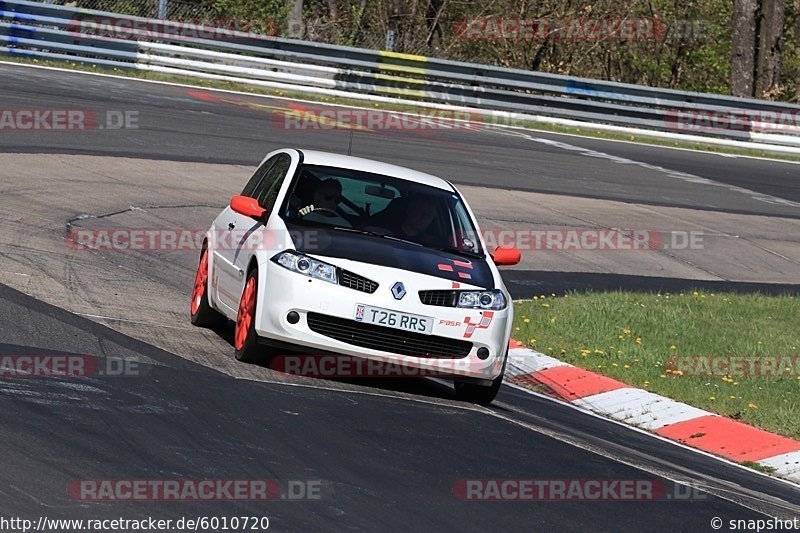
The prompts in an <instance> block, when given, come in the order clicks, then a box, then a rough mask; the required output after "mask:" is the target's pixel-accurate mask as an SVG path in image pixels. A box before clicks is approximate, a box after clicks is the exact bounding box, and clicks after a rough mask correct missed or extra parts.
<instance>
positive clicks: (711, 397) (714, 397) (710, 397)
mask: <svg viewBox="0 0 800 533" xmlns="http://www.w3.org/2000/svg"><path fill="white" fill-rule="evenodd" d="M708 399H709V400H711V401H712V402H713V401H714V400H716V399H717V398H716V396H709V398H708Z"/></svg>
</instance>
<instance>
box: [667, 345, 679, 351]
mask: <svg viewBox="0 0 800 533" xmlns="http://www.w3.org/2000/svg"><path fill="white" fill-rule="evenodd" d="M669 349H670V350H677V349H678V347H677V346H675V345H674V344H673V345H672V346H670V347H669Z"/></svg>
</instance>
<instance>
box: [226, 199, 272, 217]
mask: <svg viewBox="0 0 800 533" xmlns="http://www.w3.org/2000/svg"><path fill="white" fill-rule="evenodd" d="M231 209H233V210H234V211H236V212H237V213H239V214H240V215H244V216H246V217H252V218H255V219H258V220H261V218H262V217H263V216H264V213H266V212H267V210H266V209H264V208H263V207H261V206H260V205H258V201H257V200H256V199H255V198H250V197H249V196H234V197H233V198H231Z"/></svg>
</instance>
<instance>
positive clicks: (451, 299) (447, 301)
mask: <svg viewBox="0 0 800 533" xmlns="http://www.w3.org/2000/svg"><path fill="white" fill-rule="evenodd" d="M419 301H421V302H422V303H423V304H425V305H438V306H439V307H455V306H456V305H457V303H458V291H419Z"/></svg>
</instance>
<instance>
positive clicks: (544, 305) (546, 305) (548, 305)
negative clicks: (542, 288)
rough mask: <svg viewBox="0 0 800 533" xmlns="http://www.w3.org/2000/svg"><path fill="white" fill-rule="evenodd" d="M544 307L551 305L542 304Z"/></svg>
mask: <svg viewBox="0 0 800 533" xmlns="http://www.w3.org/2000/svg"><path fill="white" fill-rule="evenodd" d="M542 307H550V304H542Z"/></svg>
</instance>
